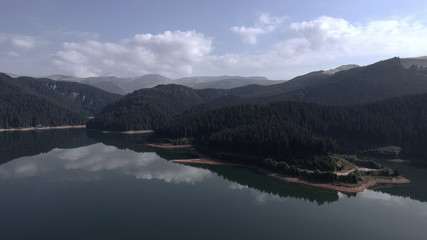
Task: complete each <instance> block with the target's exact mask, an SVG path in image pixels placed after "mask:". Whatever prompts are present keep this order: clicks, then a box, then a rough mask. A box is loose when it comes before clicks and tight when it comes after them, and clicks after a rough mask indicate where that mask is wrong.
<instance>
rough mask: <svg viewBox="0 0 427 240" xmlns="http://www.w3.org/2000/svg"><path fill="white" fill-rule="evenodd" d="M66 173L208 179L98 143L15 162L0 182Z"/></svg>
mask: <svg viewBox="0 0 427 240" xmlns="http://www.w3.org/2000/svg"><path fill="white" fill-rule="evenodd" d="M67 170H83V171H85V172H87V173H91V172H100V171H111V170H114V171H116V172H119V173H122V174H125V175H130V176H133V177H135V178H137V179H147V180H150V179H158V180H162V181H165V182H174V183H181V182H185V183H191V184H194V183H196V182H200V181H203V179H205V178H207V177H209V176H211V172H210V171H208V170H204V169H197V168H192V167H189V166H182V165H177V164H173V163H170V162H167V161H166V160H164V159H162V158H160V157H159V156H158V155H157V154H156V153H154V152H144V153H137V152H133V151H128V150H120V149H117V148H115V147H112V146H106V145H104V144H101V143H98V144H93V145H90V146H85V147H79V148H74V149H59V148H55V149H53V150H52V151H50V152H49V153H46V154H41V155H38V156H35V157H28V158H27V157H24V158H21V159H17V160H15V161H13V162H11V163H9V164H4V165H3V166H1V168H0V176H1V177H3V178H23V177H34V176H42V175H48V174H53V175H56V176H58V175H61V176H64V175H65V174H64V173H66V171H67ZM70 175H73V173H72V172H70V173H69V174H68V176H67V179H69V177H70Z"/></svg>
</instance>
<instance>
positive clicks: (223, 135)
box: [156, 94, 427, 161]
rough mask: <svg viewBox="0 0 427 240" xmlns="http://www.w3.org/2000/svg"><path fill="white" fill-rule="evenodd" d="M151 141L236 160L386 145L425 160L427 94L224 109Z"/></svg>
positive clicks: (169, 127)
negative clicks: (185, 144)
mask: <svg viewBox="0 0 427 240" xmlns="http://www.w3.org/2000/svg"><path fill="white" fill-rule="evenodd" d="M156 135H157V137H159V138H182V137H186V138H192V139H193V141H194V142H195V143H196V144H199V145H204V146H209V147H210V148H211V149H214V150H215V152H227V153H239V154H241V155H242V156H243V157H242V158H245V156H247V155H248V156H249V155H252V156H253V155H255V156H260V157H273V158H274V159H276V160H279V161H281V160H282V159H283V160H284V161H286V160H287V159H295V158H302V159H309V158H310V157H309V156H322V155H326V154H327V153H331V152H337V150H338V149H341V151H344V152H345V151H349V152H355V151H358V150H362V149H366V148H373V147H378V146H388V145H396V146H401V147H402V149H403V150H402V154H405V155H407V156H413V157H427V151H426V150H425V147H424V146H426V144H427V94H422V95H415V96H408V97H400V98H394V99H389V100H384V101H381V102H376V103H371V104H364V105H353V106H325V105H319V104H314V103H302V102H279V103H273V104H270V105H267V106H257V105H244V106H234V107H227V108H223V109H219V110H211V111H206V112H202V113H198V114H193V115H190V116H186V117H182V118H179V119H176V120H172V121H170V122H168V123H167V124H166V125H165V126H164V127H162V128H160V129H158V130H156ZM248 159H249V158H248ZM260 159H261V158H260Z"/></svg>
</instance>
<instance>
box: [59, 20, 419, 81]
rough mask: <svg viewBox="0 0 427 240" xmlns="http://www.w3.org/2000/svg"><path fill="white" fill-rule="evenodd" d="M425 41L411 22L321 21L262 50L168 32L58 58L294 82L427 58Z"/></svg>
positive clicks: (271, 24) (71, 47) (83, 72)
mask: <svg viewBox="0 0 427 240" xmlns="http://www.w3.org/2000/svg"><path fill="white" fill-rule="evenodd" d="M283 21H284V18H277V17H271V16H270V15H268V14H262V15H260V16H259V17H258V18H257V20H256V22H255V24H254V26H253V27H244V26H242V27H235V28H236V31H237V32H239V34H241V36H242V37H243V39H246V40H245V41H247V42H248V43H256V42H257V36H259V35H260V34H265V33H268V32H273V31H278V27H279V26H280V27H281V28H282V27H283V29H284V30H285V26H284V23H283ZM245 34H246V35H245ZM425 36H427V25H426V23H424V22H419V21H416V20H414V19H412V18H410V17H406V18H393V19H387V20H378V21H369V22H359V23H351V22H349V21H347V20H345V19H343V18H332V17H327V16H322V17H319V18H317V19H314V20H311V21H301V22H293V23H290V24H289V25H288V26H287V28H286V31H284V32H282V34H281V38H280V39H278V40H277V41H276V43H275V44H272V45H271V47H270V48H268V49H267V50H264V51H263V52H259V50H256V49H255V50H254V51H257V52H256V53H251V52H245V53H225V54H222V55H215V54H213V50H214V46H213V40H212V38H211V37H208V36H205V35H204V34H202V33H200V32H196V31H186V32H183V31H166V32H164V33H160V34H155V35H153V34H137V35H135V36H134V37H132V38H127V39H123V40H121V41H119V42H115V43H113V42H101V41H93V40H91V41H85V42H67V43H64V44H63V45H62V49H61V50H60V51H58V52H57V53H56V54H54V55H53V56H52V59H53V63H54V65H55V66H56V67H57V68H59V69H60V70H62V72H64V73H66V74H72V75H75V76H78V77H88V76H99V75H116V76H138V75H143V74H147V73H159V74H162V75H166V76H168V77H172V78H178V77H183V76H195V75H223V74H227V75H246V76H249V75H258V76H259V75H261V76H267V77H269V78H273V79H289V78H291V77H293V76H296V75H300V74H304V73H307V72H309V71H313V70H319V69H329V68H334V67H338V66H339V65H337V64H341V65H342V64H349V63H355V64H368V63H371V62H372V61H371V60H370V59H378V60H379V59H385V58H391V57H394V56H401V57H410V56H422V55H427V52H426V51H427V39H426V38H425ZM355 59H369V60H370V61H367V62H363V63H361V62H355Z"/></svg>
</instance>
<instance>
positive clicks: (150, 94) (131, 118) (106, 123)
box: [87, 84, 205, 131]
mask: <svg viewBox="0 0 427 240" xmlns="http://www.w3.org/2000/svg"><path fill="white" fill-rule="evenodd" d="M204 102H205V100H204V98H203V97H202V95H200V94H199V93H198V92H197V91H196V90H194V89H191V88H188V87H184V86H180V85H174V84H170V85H159V86H156V87H154V88H150V89H141V90H138V91H135V92H133V93H131V94H128V95H126V96H125V97H124V98H122V99H120V100H119V101H117V102H115V103H113V104H110V105H108V106H106V107H105V108H104V109H103V110H102V111H101V113H100V114H98V115H96V116H95V119H92V120H90V121H89V122H88V123H87V127H88V128H93V129H102V130H119V131H124V130H140V129H156V128H158V127H160V126H162V125H163V124H164V123H165V122H166V121H168V120H170V119H172V117H174V116H176V115H179V114H181V113H182V112H184V111H185V110H187V109H190V108H192V107H194V106H197V105H200V104H202V103H204Z"/></svg>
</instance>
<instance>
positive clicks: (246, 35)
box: [231, 13, 285, 45]
mask: <svg viewBox="0 0 427 240" xmlns="http://www.w3.org/2000/svg"><path fill="white" fill-rule="evenodd" d="M284 19H285V18H284V17H272V16H270V15H269V14H268V13H262V14H260V15H259V16H258V19H257V20H256V22H255V26H254V27H245V26H240V27H238V26H234V27H231V31H233V32H235V33H237V34H238V35H239V36H240V38H241V39H242V41H243V42H245V43H248V44H251V45H255V44H256V43H257V38H258V35H261V34H266V33H270V32H274V31H275V30H276V28H277V27H278V26H279V25H280V24H281V23H282V22H283V20H284Z"/></svg>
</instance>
